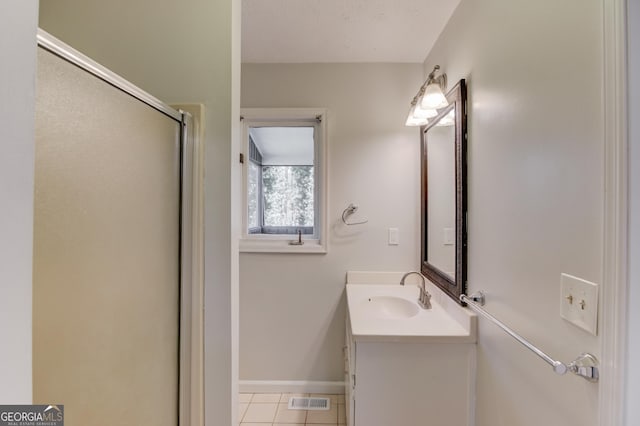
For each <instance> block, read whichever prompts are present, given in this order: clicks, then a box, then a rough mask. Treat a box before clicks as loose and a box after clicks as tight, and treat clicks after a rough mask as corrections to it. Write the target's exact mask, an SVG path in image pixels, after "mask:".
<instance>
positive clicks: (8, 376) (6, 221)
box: [0, 0, 38, 404]
mask: <svg viewBox="0 0 640 426" xmlns="http://www.w3.org/2000/svg"><path fill="white" fill-rule="evenodd" d="M37 21H38V3H37V2H36V1H33V0H27V1H25V0H8V1H2V2H0V56H1V57H2V66H0V144H1V145H2V155H0V206H1V207H0V235H2V237H1V238H0V336H2V342H3V343H2V347H3V349H2V350H0V377H2V379H1V380H0V404H30V403H31V291H32V287H31V260H32V250H33V168H34V166H33V161H34V142H33V134H34V109H35V78H36V27H37Z"/></svg>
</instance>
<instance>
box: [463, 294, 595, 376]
mask: <svg viewBox="0 0 640 426" xmlns="http://www.w3.org/2000/svg"><path fill="white" fill-rule="evenodd" d="M484 300H485V296H484V293H482V292H481V291H479V292H477V293H474V294H472V295H470V296H467V295H466V294H461V295H460V301H461V302H464V303H466V304H467V305H468V306H469V307H470V308H471V309H473V310H474V311H476V312H477V313H479V314H480V315H482V316H483V317H485V318H486V319H488V320H490V321H491V322H493V323H494V324H495V325H497V326H498V327H500V328H501V329H502V330H503V331H504V332H506V333H507V334H508V335H510V336H511V337H513V338H514V339H516V340H517V341H518V342H520V343H521V344H522V345H523V346H525V347H526V348H527V349H529V350H530V351H532V352H533V353H535V354H536V355H538V356H539V357H540V358H542V359H543V360H544V361H545V362H546V363H547V364H549V365H550V366H551V367H553V371H554V372H555V373H556V374H560V375H562V374H565V373H566V372H567V371H571V372H572V373H573V374H575V375H577V376H580V377H582V378H583V379H585V380H588V381H590V382H593V383H595V382H597V381H598V379H599V372H598V360H597V359H596V357H595V356H593V355H591V354H589V353H583V354H581V355H580V356H579V357H578V358H576V359H574V360H573V361H571V362H570V363H569V365H567V364H565V363H563V362H562V361H558V360H555V359H553V358H551V357H550V356H549V355H547V354H546V353H544V352H543V351H541V350H540V349H538V348H537V347H536V346H535V345H533V344H532V343H530V342H529V341H528V340H527V339H525V338H524V337H522V336H520V335H519V334H518V333H516V332H515V331H513V330H512V329H511V328H509V327H508V326H506V325H505V324H504V323H503V322H502V321H500V320H499V319H497V318H496V317H494V316H493V315H491V314H490V313H489V312H487V311H485V310H484V309H483V308H482V306H484Z"/></svg>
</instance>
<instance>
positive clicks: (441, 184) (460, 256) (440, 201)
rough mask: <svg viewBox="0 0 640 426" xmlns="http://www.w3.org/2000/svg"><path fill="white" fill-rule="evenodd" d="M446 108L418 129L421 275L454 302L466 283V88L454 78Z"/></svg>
mask: <svg viewBox="0 0 640 426" xmlns="http://www.w3.org/2000/svg"><path fill="white" fill-rule="evenodd" d="M446 97H447V101H448V102H449V105H448V106H447V107H445V108H442V109H438V115H437V116H436V117H434V118H432V119H430V120H429V123H428V124H427V125H425V126H423V127H422V128H421V132H420V135H421V137H420V139H421V144H420V145H421V159H422V160H421V161H422V166H421V169H422V172H421V178H422V203H421V205H422V241H421V247H422V250H421V252H422V254H421V272H422V274H423V275H424V276H426V277H427V278H428V279H429V280H430V281H431V282H433V283H434V284H436V285H437V286H438V287H440V288H441V289H442V290H443V291H444V292H445V293H446V294H448V295H449V296H450V297H452V298H453V299H454V300H456V302H458V303H460V304H462V302H460V299H459V298H460V294H463V293H465V292H466V282H467V271H466V267H467V219H466V217H467V183H466V178H467V167H466V156H467V111H466V102H467V88H466V84H465V80H464V79H462V80H460V81H459V82H458V83H457V84H456V85H455V86H454V87H453V88H452V89H451V90H450V91H449V92H448V93H447V95H446Z"/></svg>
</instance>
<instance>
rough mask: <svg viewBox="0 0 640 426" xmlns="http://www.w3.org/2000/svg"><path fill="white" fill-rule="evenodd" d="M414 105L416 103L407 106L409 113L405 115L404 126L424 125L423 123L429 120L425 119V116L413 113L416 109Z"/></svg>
mask: <svg viewBox="0 0 640 426" xmlns="http://www.w3.org/2000/svg"><path fill="white" fill-rule="evenodd" d="M416 105H417V104H413V105H411V108H409V114H408V115H407V121H406V122H405V123H404V125H405V126H424V125H425V124H427V123H428V122H429V120H428V119H427V117H418V116H416V114H415V111H416V109H417V108H416Z"/></svg>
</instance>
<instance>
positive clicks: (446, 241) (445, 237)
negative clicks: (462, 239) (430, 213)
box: [442, 228, 456, 246]
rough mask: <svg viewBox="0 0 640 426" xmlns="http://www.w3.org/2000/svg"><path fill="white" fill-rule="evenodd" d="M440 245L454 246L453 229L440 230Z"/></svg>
mask: <svg viewBox="0 0 640 426" xmlns="http://www.w3.org/2000/svg"><path fill="white" fill-rule="evenodd" d="M442 231H443V232H442V244H443V245H445V246H452V245H454V244H455V237H456V234H455V229H453V228H444V229H443V230H442Z"/></svg>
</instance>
